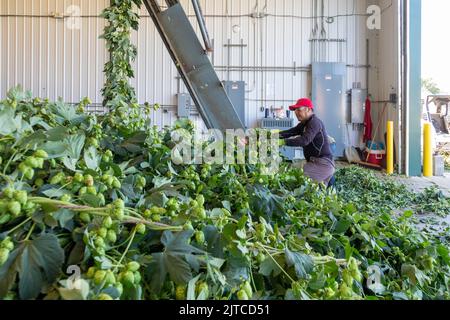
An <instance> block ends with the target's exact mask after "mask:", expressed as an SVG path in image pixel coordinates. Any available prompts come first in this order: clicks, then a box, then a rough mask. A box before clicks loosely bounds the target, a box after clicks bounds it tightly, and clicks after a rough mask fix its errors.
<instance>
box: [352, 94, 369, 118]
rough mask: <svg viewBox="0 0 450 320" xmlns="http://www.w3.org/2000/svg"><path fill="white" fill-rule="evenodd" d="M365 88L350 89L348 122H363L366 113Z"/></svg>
mask: <svg viewBox="0 0 450 320" xmlns="http://www.w3.org/2000/svg"><path fill="white" fill-rule="evenodd" d="M366 100H367V90H365V89H352V90H350V121H349V122H350V123H354V124H363V123H364V115H365V113H366Z"/></svg>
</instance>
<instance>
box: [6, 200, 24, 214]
mask: <svg viewBox="0 0 450 320" xmlns="http://www.w3.org/2000/svg"><path fill="white" fill-rule="evenodd" d="M8 211H9V213H11V214H12V216H13V217H18V216H19V215H20V212H21V211H22V206H21V205H20V203H19V202H18V201H10V202H9V203H8Z"/></svg>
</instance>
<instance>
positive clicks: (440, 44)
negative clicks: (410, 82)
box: [422, 0, 450, 94]
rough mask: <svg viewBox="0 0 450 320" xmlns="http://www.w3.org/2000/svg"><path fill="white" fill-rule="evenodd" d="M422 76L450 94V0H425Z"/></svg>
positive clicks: (423, 3)
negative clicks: (430, 79)
mask: <svg viewBox="0 0 450 320" xmlns="http://www.w3.org/2000/svg"><path fill="white" fill-rule="evenodd" d="M422 6H423V9H422V10H423V15H422V19H423V22H422V78H432V79H433V80H434V82H435V83H436V84H437V85H438V87H439V88H440V89H441V91H442V92H445V93H449V94H450V35H449V31H450V30H449V29H450V1H449V0H423V1H422Z"/></svg>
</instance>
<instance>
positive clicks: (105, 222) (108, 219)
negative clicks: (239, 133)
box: [103, 217, 113, 229]
mask: <svg viewBox="0 0 450 320" xmlns="http://www.w3.org/2000/svg"><path fill="white" fill-rule="evenodd" d="M112 225H113V220H112V219H111V217H106V218H105V219H103V226H104V227H105V228H107V229H109V228H111V227H112Z"/></svg>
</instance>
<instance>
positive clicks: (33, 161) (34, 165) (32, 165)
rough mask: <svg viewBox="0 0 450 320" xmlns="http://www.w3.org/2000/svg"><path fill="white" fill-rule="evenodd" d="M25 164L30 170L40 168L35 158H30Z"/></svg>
mask: <svg viewBox="0 0 450 320" xmlns="http://www.w3.org/2000/svg"><path fill="white" fill-rule="evenodd" d="M25 164H26V165H27V166H28V167H30V168H37V167H38V166H39V162H38V160H37V158H35V157H28V158H27V159H26V160H25Z"/></svg>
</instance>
